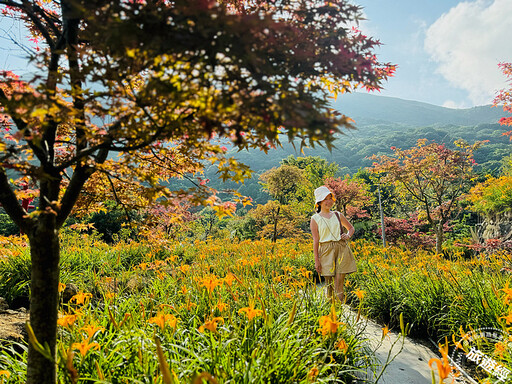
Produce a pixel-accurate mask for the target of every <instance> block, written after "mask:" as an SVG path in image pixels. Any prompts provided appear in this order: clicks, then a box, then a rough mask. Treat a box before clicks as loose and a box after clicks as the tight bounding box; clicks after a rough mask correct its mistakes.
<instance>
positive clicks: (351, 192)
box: [325, 176, 373, 219]
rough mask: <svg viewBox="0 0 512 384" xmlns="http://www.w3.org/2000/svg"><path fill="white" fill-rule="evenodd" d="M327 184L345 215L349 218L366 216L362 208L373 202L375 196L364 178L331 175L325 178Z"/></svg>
mask: <svg viewBox="0 0 512 384" xmlns="http://www.w3.org/2000/svg"><path fill="white" fill-rule="evenodd" d="M325 185H326V186H327V187H328V188H329V189H330V190H331V191H332V192H333V193H334V197H335V198H336V208H337V209H338V210H339V211H341V212H342V213H343V215H344V216H346V217H347V218H349V219H356V218H362V217H365V212H363V210H362V208H363V207H365V206H368V205H370V204H371V203H372V200H373V196H372V194H371V192H370V189H369V186H368V185H367V184H366V183H365V182H364V181H363V180H361V179H358V178H355V177H353V178H350V177H348V176H347V177H345V178H344V179H342V178H337V179H334V178H332V177H330V178H327V179H326V180H325ZM349 208H350V209H349ZM349 213H350V214H349Z"/></svg>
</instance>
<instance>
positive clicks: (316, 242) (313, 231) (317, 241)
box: [309, 218, 322, 274]
mask: <svg viewBox="0 0 512 384" xmlns="http://www.w3.org/2000/svg"><path fill="white" fill-rule="evenodd" d="M309 227H310V228H311V234H312V235H313V255H315V269H316V271H317V272H318V274H320V272H321V271H322V264H320V256H319V255H318V245H319V244H320V235H319V234H318V224H317V223H316V221H315V219H313V218H311V222H310V223H309Z"/></svg>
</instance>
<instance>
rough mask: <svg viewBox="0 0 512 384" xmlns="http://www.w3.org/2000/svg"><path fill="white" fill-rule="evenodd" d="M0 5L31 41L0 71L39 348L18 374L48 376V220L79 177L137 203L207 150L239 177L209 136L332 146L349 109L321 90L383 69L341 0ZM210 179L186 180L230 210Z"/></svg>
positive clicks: (250, 143) (1, 174)
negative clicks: (22, 192) (23, 182)
mask: <svg viewBox="0 0 512 384" xmlns="http://www.w3.org/2000/svg"><path fill="white" fill-rule="evenodd" d="M0 4H1V5H3V6H4V8H2V13H3V17H13V18H15V19H18V20H21V21H23V22H25V24H26V25H27V27H28V28H29V31H30V34H31V39H35V40H36V41H37V44H38V47H37V50H32V51H31V55H30V56H31V57H30V58H27V65H28V62H29V61H31V63H32V64H34V65H33V66H32V68H34V72H35V73H34V76H33V77H32V78H31V79H29V78H27V79H26V81H24V80H21V79H20V78H19V77H17V76H16V75H15V74H13V73H12V72H7V71H1V72H0V113H1V114H2V117H1V118H0V125H1V127H2V132H1V135H0V204H2V206H3V207H4V209H5V211H6V213H7V214H8V215H9V216H10V217H11V218H12V220H13V221H14V223H16V225H17V226H18V227H19V228H20V229H21V230H23V232H24V233H26V234H27V236H28V239H29V242H30V249H31V260H32V280H31V302H30V324H31V326H32V328H33V330H34V333H35V336H36V337H37V339H38V341H39V342H40V344H41V345H47V346H48V347H47V348H46V349H45V351H38V350H37V348H36V347H37V345H35V344H34V343H29V345H28V363H27V380H26V382H27V383H28V384H35V383H37V384H41V383H45V384H53V383H55V382H56V381H57V364H54V363H49V361H57V354H56V340H57V308H58V297H59V296H58V284H59V263H60V253H59V229H60V228H61V226H62V225H63V223H64V222H65V220H66V218H67V217H68V215H70V213H71V212H72V210H73V209H74V207H75V206H76V204H77V201H78V199H79V197H80V194H81V192H82V191H84V189H85V188H87V185H88V184H89V181H91V180H92V179H91V177H92V175H94V174H95V173H98V174H99V173H103V174H104V175H108V176H109V177H110V180H111V181H113V180H117V181H119V185H118V186H117V187H118V188H119V187H121V185H123V184H125V183H127V184H130V183H132V185H133V184H134V183H137V184H138V185H140V186H143V187H144V191H143V194H144V198H145V199H147V201H148V202H149V201H155V200H156V199H158V198H168V199H173V198H175V197H178V198H181V197H183V196H186V195H188V194H190V193H191V191H188V190H184V191H178V192H176V191H174V192H173V191H172V190H171V189H169V188H167V187H166V186H165V185H162V182H164V181H167V180H168V179H169V178H170V177H176V176H180V177H183V176H184V175H186V174H187V173H188V172H189V171H192V172H197V171H198V170H200V168H201V167H202V164H203V163H204V162H205V161H212V162H216V163H217V165H218V169H219V174H220V176H221V178H223V179H226V178H232V179H233V180H235V181H237V180H238V181H239V180H241V179H242V178H243V177H244V176H245V175H246V174H247V172H248V171H247V168H244V167H241V166H240V165H239V164H237V162H236V160H234V159H230V158H226V157H225V156H224V152H225V149H224V148H223V147H222V144H216V143H214V142H212V141H211V140H212V138H214V137H217V138H218V137H221V138H222V139H223V140H229V141H231V143H232V144H233V145H234V146H235V147H236V148H237V149H247V148H261V149H263V150H265V151H266V150H268V149H270V148H271V147H273V146H277V145H279V137H280V136H281V137H282V136H283V135H284V136H285V137H287V138H288V139H294V138H298V139H299V140H298V143H299V144H300V145H301V146H302V145H308V144H309V145H314V144H315V143H318V142H319V141H322V142H323V143H325V145H326V147H328V148H331V147H332V143H333V141H334V140H335V134H336V133H337V132H340V131H341V129H342V128H343V127H345V126H347V125H349V124H350V121H349V119H348V118H347V117H346V116H341V115H340V114H337V113H335V112H333V111H332V109H330V105H329V93H330V92H335V93H337V92H341V91H346V90H350V89H353V88H354V87H364V88H367V89H370V90H371V89H379V88H380V84H381V81H382V80H384V79H385V78H386V77H387V76H388V75H390V74H391V73H392V72H393V71H394V67H393V66H391V65H387V64H386V65H381V64H380V63H378V62H377V60H376V58H375V55H374V53H373V49H374V47H375V46H376V45H378V42H377V41H375V40H373V39H371V38H368V37H366V36H364V35H363V34H362V33H360V32H359V31H357V30H355V29H354V30H352V27H351V25H352V24H353V23H354V22H357V20H358V19H359V18H360V17H361V10H360V8H359V7H357V6H355V5H352V4H350V3H349V2H346V1H344V0H333V1H330V2H308V1H295V0H283V1H277V2H276V1H269V2H265V1H238V0H236V1H235V0H226V1H220V2H215V1H205V0H186V1H185V0H174V1H164V0H154V1H138V0H137V1H135V0H133V1H132V0H127V1H121V0H102V1H88V0H61V1H48V0H34V1H25V0H0ZM21 43H22V42H21ZM27 50H30V48H27ZM154 164H158V167H154V166H153V165H154ZM27 176H28V177H30V178H31V179H32V180H33V182H34V184H36V187H35V188H34V189H35V190H36V191H37V197H38V207H37V210H36V212H35V213H34V212H31V213H30V214H28V212H27V211H26V210H25V209H24V208H23V207H22V206H21V204H20V203H19V200H20V199H19V197H18V196H17V195H16V194H17V192H18V188H17V187H16V183H15V182H11V181H10V180H11V179H13V180H16V179H18V178H19V177H27ZM109 184H110V182H109ZM112 185H113V186H116V185H115V183H112ZM200 187H203V188H200ZM89 191H90V192H91V193H94V185H89ZM214 193H215V191H212V190H211V189H208V188H206V187H205V186H201V185H198V188H197V189H196V194H195V195H194V196H196V197H197V198H196V199H195V202H196V203H198V202H205V200H208V199H209V200H208V201H209V202H210V203H211V206H212V207H213V208H216V209H218V210H219V211H223V210H226V209H228V208H229V207H225V206H223V205H222V204H221V203H220V201H219V200H218V199H217V198H216V197H215V196H214V197H213V198H210V196H211V195H213V194H214ZM41 352H43V353H41Z"/></svg>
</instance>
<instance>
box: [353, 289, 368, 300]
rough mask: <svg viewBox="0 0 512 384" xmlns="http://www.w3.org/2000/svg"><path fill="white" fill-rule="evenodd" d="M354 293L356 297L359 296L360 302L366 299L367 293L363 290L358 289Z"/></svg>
mask: <svg viewBox="0 0 512 384" xmlns="http://www.w3.org/2000/svg"><path fill="white" fill-rule="evenodd" d="M352 292H353V293H354V295H356V296H357V298H358V299H359V300H363V298H364V294H365V293H366V291H362V290H360V289H356V290H355V291H352Z"/></svg>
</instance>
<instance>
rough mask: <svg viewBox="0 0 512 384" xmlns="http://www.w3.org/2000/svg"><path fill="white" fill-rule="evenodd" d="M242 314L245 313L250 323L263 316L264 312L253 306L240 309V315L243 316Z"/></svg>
mask: <svg viewBox="0 0 512 384" xmlns="http://www.w3.org/2000/svg"><path fill="white" fill-rule="evenodd" d="M242 313H245V315H246V316H247V319H249V321H251V320H252V319H254V318H255V317H258V316H261V315H263V310H261V309H255V308H254V306H253V305H252V304H251V305H250V306H249V307H245V308H240V309H239V310H238V314H242Z"/></svg>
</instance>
